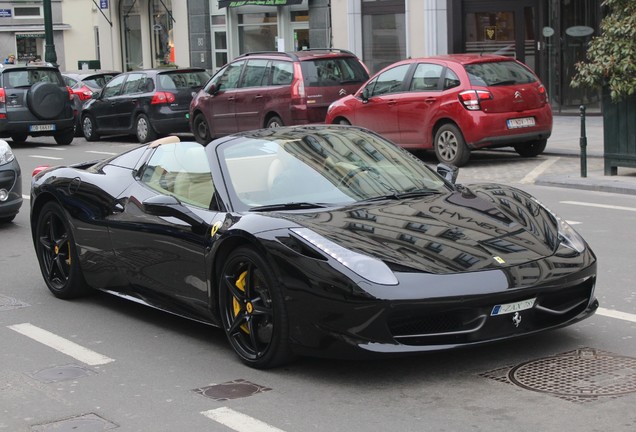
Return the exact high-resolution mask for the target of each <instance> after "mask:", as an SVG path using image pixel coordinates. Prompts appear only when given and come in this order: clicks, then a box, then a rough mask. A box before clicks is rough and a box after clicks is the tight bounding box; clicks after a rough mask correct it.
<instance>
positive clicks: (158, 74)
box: [81, 68, 210, 143]
mask: <svg viewBox="0 0 636 432" xmlns="http://www.w3.org/2000/svg"><path fill="white" fill-rule="evenodd" d="M209 78H210V76H209V75H208V73H207V72H206V71H205V69H199V68H187V69H149V70H137V71H131V72H125V73H122V74H120V75H117V76H116V77H114V78H113V79H112V80H110V81H109V82H108V83H107V84H106V85H105V86H104V88H103V89H102V90H101V91H99V92H95V93H93V95H92V96H91V97H92V99H91V100H89V101H87V102H86V103H85V104H84V106H83V108H82V113H81V122H82V132H83V134H84V137H85V138H86V139H87V140H88V141H95V140H98V139H99V137H100V135H135V136H136V137H137V140H138V141H139V142H140V143H146V142H149V141H153V140H155V139H157V138H158V137H160V136H163V135H168V134H170V133H176V132H189V131H190V126H189V123H188V109H189V107H190V101H191V100H192V96H193V95H194V94H195V93H196V92H197V91H198V90H199V89H201V87H203V85H204V84H205V83H206V81H207V80H208V79H209Z"/></svg>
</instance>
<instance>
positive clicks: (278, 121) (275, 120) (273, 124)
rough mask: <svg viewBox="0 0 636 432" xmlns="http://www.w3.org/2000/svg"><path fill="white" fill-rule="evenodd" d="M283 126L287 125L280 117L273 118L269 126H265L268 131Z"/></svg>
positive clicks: (269, 121)
mask: <svg viewBox="0 0 636 432" xmlns="http://www.w3.org/2000/svg"><path fill="white" fill-rule="evenodd" d="M281 126H285V125H284V124H283V121H282V120H281V119H280V117H278V116H273V117H271V118H270V119H269V120H267V124H266V125H265V127H266V128H268V129H269V128H277V127H281Z"/></svg>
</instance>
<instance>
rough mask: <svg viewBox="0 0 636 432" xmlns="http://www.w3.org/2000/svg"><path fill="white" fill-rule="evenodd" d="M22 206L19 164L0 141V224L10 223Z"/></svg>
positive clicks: (2, 141)
mask: <svg viewBox="0 0 636 432" xmlns="http://www.w3.org/2000/svg"><path fill="white" fill-rule="evenodd" d="M21 206H22V180H21V174H20V164H18V160H17V159H16V158H15V155H14V154H13V152H12V151H11V147H9V144H7V142H6V141H4V140H0V224H3V223H8V222H11V221H12V220H13V219H14V218H15V216H16V215H17V214H18V212H19V211H20V207H21Z"/></svg>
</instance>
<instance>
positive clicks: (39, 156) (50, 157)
mask: <svg viewBox="0 0 636 432" xmlns="http://www.w3.org/2000/svg"><path fill="white" fill-rule="evenodd" d="M29 157H30V158H34V159H52V160H62V159H64V158H61V157H54V156H42V155H29Z"/></svg>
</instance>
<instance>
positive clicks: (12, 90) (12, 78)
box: [0, 62, 75, 145]
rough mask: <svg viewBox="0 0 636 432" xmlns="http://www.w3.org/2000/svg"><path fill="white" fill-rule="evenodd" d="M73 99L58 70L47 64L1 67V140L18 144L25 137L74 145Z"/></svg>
mask: <svg viewBox="0 0 636 432" xmlns="http://www.w3.org/2000/svg"><path fill="white" fill-rule="evenodd" d="M72 100H73V95H72V93H71V89H70V88H69V87H67V86H66V84H65V83H64V79H63V78H62V75H61V74H60V71H59V70H58V68H57V67H55V66H53V65H51V64H47V63H41V62H39V63H29V64H26V65H0V137H2V138H7V137H11V139H12V140H13V142H14V143H16V144H19V143H23V142H25V141H26V140H27V138H28V136H29V135H30V136H34V137H36V136H53V138H54V139H55V142H56V143H58V144H63V145H67V144H70V143H71V142H72V141H73V136H74V135H73V124H74V121H75V117H74V114H73V105H72Z"/></svg>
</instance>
